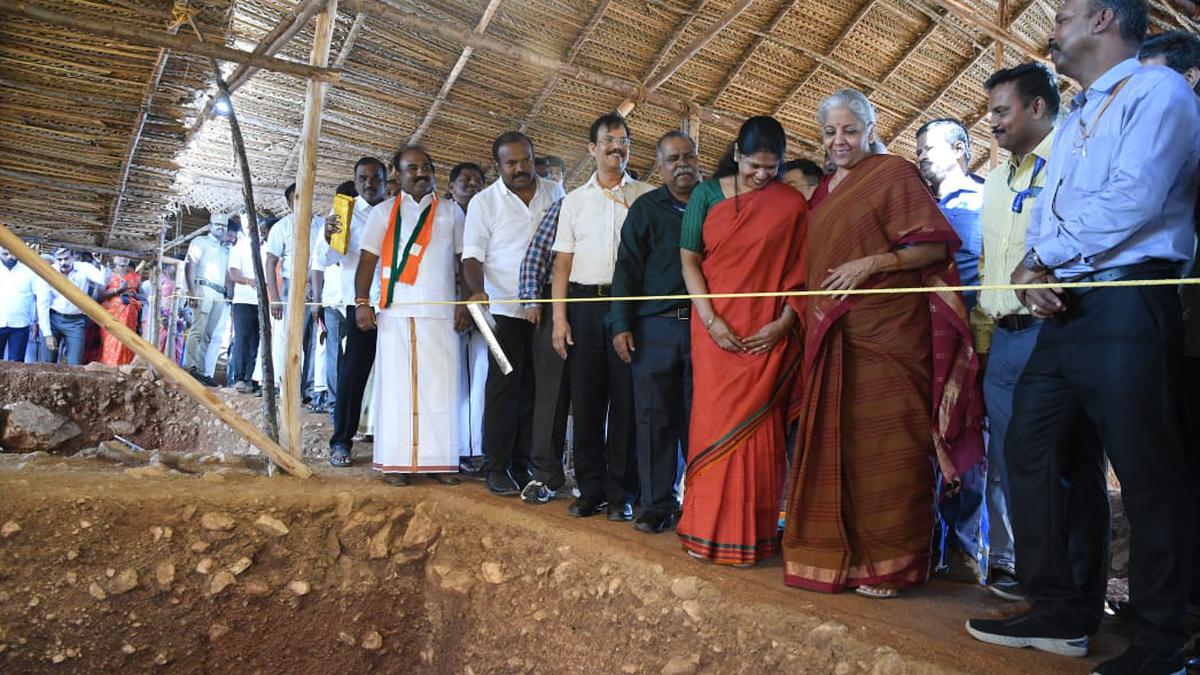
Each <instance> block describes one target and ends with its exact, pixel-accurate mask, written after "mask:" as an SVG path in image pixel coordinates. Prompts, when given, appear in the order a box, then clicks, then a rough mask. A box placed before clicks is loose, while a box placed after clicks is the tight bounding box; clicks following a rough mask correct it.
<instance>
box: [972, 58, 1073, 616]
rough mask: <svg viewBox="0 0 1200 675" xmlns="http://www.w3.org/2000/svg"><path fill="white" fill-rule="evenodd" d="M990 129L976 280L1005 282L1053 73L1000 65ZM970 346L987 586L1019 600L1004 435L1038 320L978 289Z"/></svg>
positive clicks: (1045, 135) (1040, 150)
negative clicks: (979, 409) (980, 404)
mask: <svg viewBox="0 0 1200 675" xmlns="http://www.w3.org/2000/svg"><path fill="white" fill-rule="evenodd" d="M984 88H985V89H986V90H987V93H988V113H989V115H990V121H991V126H992V135H993V136H995V138H996V142H997V143H998V144H999V145H1000V147H1001V148H1003V149H1004V150H1007V151H1008V152H1009V156H1008V161H1007V162H1004V163H1002V164H1001V165H999V166H997V167H996V168H994V169H992V171H991V173H990V174H988V177H987V180H986V181H985V182H984V186H983V211H982V213H981V218H980V222H981V225H982V230H983V252H982V260H981V261H980V266H979V268H980V269H979V277H980V282H981V283H982V284H983V285H984V286H985V287H986V286H989V285H995V284H1003V283H1007V282H1008V275H1009V272H1011V271H1012V268H1013V267H1015V266H1016V265H1017V264H1018V263H1020V261H1021V258H1022V257H1023V256H1024V255H1025V231H1026V230H1027V229H1028V227H1029V217H1030V214H1031V213H1032V211H1033V204H1034V201H1035V200H1036V199H1037V198H1038V196H1039V195H1040V194H1041V192H1042V187H1043V186H1044V185H1045V182H1046V160H1047V158H1049V156H1050V148H1051V147H1052V146H1053V144H1054V121H1055V118H1056V117H1057V116H1058V108H1059V96H1058V84H1057V78H1055V76H1054V74H1053V73H1051V72H1050V70H1049V69H1048V68H1046V67H1045V66H1043V65H1042V64H1040V63H1025V64H1022V65H1019V66H1016V67H1015V68H1008V69H1005V70H1000V71H998V72H996V73H995V74H994V75H992V76H991V78H989V79H988V80H987V82H986V83H985V84H984ZM972 327H973V329H974V332H975V346H976V349H978V350H979V353H980V354H981V355H984V354H986V355H987V356H988V358H987V370H986V373H985V374H984V379H983V395H984V400H985V401H986V403H987V409H988V420H989V429H990V435H989V438H988V480H987V489H986V497H987V509H988V523H989V527H988V550H989V555H988V590H990V591H991V592H992V594H993V595H997V596H999V597H1001V598H1004V599H1006V600H1018V599H1020V597H1021V596H1020V590H1019V587H1018V585H1017V581H1016V559H1015V556H1014V553H1013V534H1012V525H1011V523H1010V521H1009V517H1008V500H1007V494H1008V485H1007V480H1006V479H1005V475H1006V471H1005V462H1004V440H1005V437H1006V432H1007V430H1008V422H1009V419H1010V418H1011V417H1012V400H1013V389H1014V388H1015V387H1016V385H1017V378H1018V377H1020V375H1021V371H1022V370H1024V368H1025V362H1026V361H1028V360H1029V354H1030V352H1032V351H1033V344H1034V342H1036V341H1037V336H1038V331H1039V330H1040V329H1041V320H1039V319H1036V318H1034V317H1033V316H1032V315H1031V314H1030V313H1029V310H1028V309H1026V308H1025V306H1024V305H1022V304H1021V302H1020V301H1019V300H1018V299H1017V296H1016V294H1015V293H1013V292H1012V291H998V290H987V289H986V288H985V289H984V290H983V291H981V292H980V295H979V305H978V307H977V308H976V311H975V312H974V313H973V314H972Z"/></svg>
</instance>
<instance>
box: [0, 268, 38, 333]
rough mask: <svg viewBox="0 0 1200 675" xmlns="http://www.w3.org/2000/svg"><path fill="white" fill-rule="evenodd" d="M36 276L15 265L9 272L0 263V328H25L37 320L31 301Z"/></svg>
mask: <svg viewBox="0 0 1200 675" xmlns="http://www.w3.org/2000/svg"><path fill="white" fill-rule="evenodd" d="M36 279H37V276H36V275H35V274H34V273H33V272H31V271H30V270H29V268H28V267H26V266H24V265H22V264H21V263H19V262H18V263H17V264H16V265H13V268H12V269H11V270H10V269H8V267H7V266H6V265H5V264H4V263H0V328H25V327H27V326H30V325H31V324H33V322H34V321H35V320H36V319H37V305H36V304H35V303H34V299H33V293H34V291H33V289H34V282H35V280H36Z"/></svg>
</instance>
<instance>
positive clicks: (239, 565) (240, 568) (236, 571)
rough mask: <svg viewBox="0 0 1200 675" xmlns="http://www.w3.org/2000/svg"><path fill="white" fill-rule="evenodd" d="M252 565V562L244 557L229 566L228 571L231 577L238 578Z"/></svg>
mask: <svg viewBox="0 0 1200 675" xmlns="http://www.w3.org/2000/svg"><path fill="white" fill-rule="evenodd" d="M253 564H254V561H252V560H250V559H249V558H245V557H243V558H238V560H237V562H235V563H233V564H232V565H230V566H229V571H230V572H231V573H232V574H233V576H235V577H236V576H239V575H240V574H241V573H242V572H245V571H246V570H248V569H250V566H251V565H253Z"/></svg>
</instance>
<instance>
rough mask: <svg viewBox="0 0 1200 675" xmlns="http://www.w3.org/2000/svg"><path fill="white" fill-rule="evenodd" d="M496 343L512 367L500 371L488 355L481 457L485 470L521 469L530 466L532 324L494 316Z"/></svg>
mask: <svg viewBox="0 0 1200 675" xmlns="http://www.w3.org/2000/svg"><path fill="white" fill-rule="evenodd" d="M495 318H496V340H497V341H498V342H499V343H500V347H501V349H503V350H504V354H505V356H507V357H508V361H509V363H511V364H512V367H513V371H512V372H511V373H509V374H508V375H505V374H504V373H502V372H500V366H499V365H497V364H496V360H495V359H493V358H492V357H491V354H490V353H489V354H488V378H487V384H486V385H484V390H483V401H484V403H483V454H484V457H486V458H487V462H486V468H487V470H488V471H498V472H499V471H506V470H508V469H510V468H516V469H525V468H528V467H529V464H530V446H531V444H532V438H533V399H534V368H533V339H534V337H533V324H531V323H529V322H528V321H526V320H525V319H514V318H512V317H509V316H501V315H499V314H497V315H495Z"/></svg>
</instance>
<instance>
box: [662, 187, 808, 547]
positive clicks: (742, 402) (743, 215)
mask: <svg viewBox="0 0 1200 675" xmlns="http://www.w3.org/2000/svg"><path fill="white" fill-rule="evenodd" d="M807 210H808V206H807V204H806V202H805V201H804V197H803V196H802V195H801V194H800V193H799V192H796V191H795V190H793V189H792V188H791V187H788V186H787V185H785V184H783V183H780V182H774V183H771V184H770V185H769V186H767V187H765V188H763V189H761V190H758V191H756V192H753V193H750V194H744V195H740V196H739V197H738V198H736V199H726V200H724V201H722V202H719V203H718V204H716V205H715V206H713V207H712V209H710V210H709V212H708V216H707V218H706V219H705V221H704V230H703V233H704V249H705V258H704V262H703V264H702V268H701V269H702V270H703V272H704V278H705V280H706V282H707V284H708V290H709V292H710V293H748V292H754V291H784V290H795V289H798V288H800V287H801V286H802V285H803V282H804V276H805V272H804V257H805V256H804V243H805V229H806V218H807V215H806V214H807ZM785 302H786V303H788V304H791V305H792V306H793V308H794V309H796V311H797V313H798V314H801V315H802V311H803V310H802V308H803V303H801V302H799V299H798V298H786V299H785V298H727V299H720V298H716V299H713V301H712V303H713V308H714V309H715V310H716V312H717V314H718V315H720V317H721V318H722V319H724V321H725V322H726V323H728V324H729V326H730V328H731V329H732V330H733V331H734V332H735V333H736V334H737V335H739V336H741V337H748V336H750V335H753V334H755V333H757V332H758V331H759V329H761V328H762V327H763V326H764V325H766V324H768V323H770V322H772V321H774V320H776V319H778V318H779V317H780V316H781V315H782V313H783V308H784V304H785ZM691 332H692V344H691V348H692V378H693V392H694V393H693V398H692V419H691V424H690V431H689V437H688V463H687V471H686V473H685V475H684V478H685V481H686V483H685V489H684V499H683V517H682V518H681V520H680V521H679V525H678V527H677V528H676V532H677V533H678V534H679V537H680V539H681V540H682V543H683V547H684V548H685V549H687V550H688V551H689V552H691V553H692V554H693V555H696V556H699V557H703V558H708V559H711V560H713V561H715V562H717V563H723V564H734V565H742V564H752V563H754V562H756V561H758V560H759V559H761V558H763V557H765V556H768V555H771V554H772V553H774V552H775V551H776V550H777V548H778V545H777V536H776V535H777V529H778V523H779V500H780V497H781V494H782V491H783V481H784V477H785V473H786V444H785V443H786V442H785V439H784V436H785V422H786V419H787V414H788V410H787V408H788V404H789V403H790V402H791V400H792V384H793V382H794V379H795V376H796V374H797V373H798V372H799V369H800V356H801V349H800V347H801V346H800V341H799V337H798V334H799V332H798V331H793V333H792V334H790V335H788V336H786V337H784V339H782V340H780V341H779V342H778V343H777V344H776V345H775V347H774V348H773V349H772V350H771V351H770V352H768V353H766V354H760V355H750V354H737V353H732V352H727V351H725V350H723V349H721V348H720V347H718V346H717V345H716V343H714V342H713V340H712V338H711V337H709V335H708V331H707V330H706V328H705V326H704V323H703V322H702V321H701V320H700V319H699V317H698V315H693V317H692V324H691Z"/></svg>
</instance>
